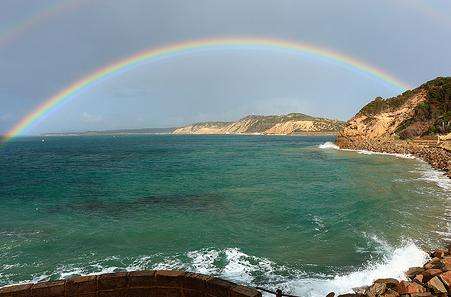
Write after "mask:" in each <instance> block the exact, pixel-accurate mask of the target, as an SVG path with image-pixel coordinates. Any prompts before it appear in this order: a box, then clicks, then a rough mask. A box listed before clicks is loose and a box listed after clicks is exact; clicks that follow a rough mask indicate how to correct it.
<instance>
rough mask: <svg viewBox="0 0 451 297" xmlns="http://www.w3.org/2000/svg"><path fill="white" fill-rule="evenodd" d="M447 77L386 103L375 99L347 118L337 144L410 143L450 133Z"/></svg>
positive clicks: (450, 94)
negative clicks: (371, 140)
mask: <svg viewBox="0 0 451 297" xmlns="http://www.w3.org/2000/svg"><path fill="white" fill-rule="evenodd" d="M450 98H451V77H446V78H443V77H440V78H436V79H434V80H432V81H429V82H427V83H425V84H423V85H421V86H420V87H418V88H416V89H414V90H410V91H406V92H404V93H403V94H401V95H399V96H397V97H393V98H390V99H385V100H384V99H382V98H380V97H379V98H376V99H375V100H373V101H372V102H370V103H368V104H367V105H366V106H364V107H363V108H362V109H361V110H360V111H359V112H358V113H357V114H356V115H355V116H354V117H353V118H351V119H350V120H349V121H348V122H347V123H346V125H345V126H344V128H343V129H342V130H341V131H340V132H339V134H338V140H339V141H340V140H347V141H350V140H359V139H366V140H369V139H381V138H382V139H412V138H417V137H421V136H427V135H438V134H439V135H440V134H446V133H449V132H451V99H450Z"/></svg>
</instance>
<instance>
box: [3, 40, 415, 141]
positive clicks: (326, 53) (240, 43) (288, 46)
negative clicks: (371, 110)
mask: <svg viewBox="0 0 451 297" xmlns="http://www.w3.org/2000/svg"><path fill="white" fill-rule="evenodd" d="M236 47H239V48H243V47H251V48H255V47H257V48H264V49H284V50H290V51H295V52H298V53H302V54H308V55H312V56H315V57H318V58H322V59H327V60H330V61H332V62H335V63H337V64H339V65H342V66H344V67H347V68H351V69H353V70H357V71H359V72H363V73H364V74H367V75H370V76H373V77H375V78H377V79H379V80H381V81H383V82H385V83H388V84H390V85H393V86H396V87H397V88H399V89H401V90H405V89H410V88H411V87H410V86H409V85H408V84H406V83H404V82H402V81H401V80H399V79H397V78H396V77H394V76H393V75H391V74H389V73H387V72H385V71H382V70H381V69H378V68H376V67H374V66H371V65H369V64H366V63H364V62H362V61H359V60H357V59H355V58H352V57H350V56H347V55H344V54H341V53H338V52H335V51H331V50H329V49H325V48H320V47H317V46H314V45H312V44H307V43H296V42H292V41H285V40H276V39H264V38H218V39H201V40H194V41H185V42H180V43H175V44H172V45H169V46H164V47H160V48H152V49H148V50H145V51H142V52H139V53H137V54H134V55H132V56H129V57H128V58H125V59H123V60H121V61H119V62H116V63H113V64H111V65H108V66H106V67H104V68H100V69H98V70H97V71H95V72H93V73H91V74H89V75H87V76H86V77H84V78H82V79H80V80H79V81H77V82H75V83H73V84H71V85H69V86H68V87H66V88H65V89H63V90H61V91H60V92H58V93H56V94H55V95H53V96H51V97H50V98H48V99H47V100H45V101H44V102H43V103H41V104H40V105H38V106H37V107H36V108H35V109H34V110H33V111H32V112H30V113H29V114H28V115H26V116H25V117H24V118H23V119H22V120H20V121H19V122H18V123H17V124H16V125H15V126H14V127H13V128H12V129H11V130H9V131H8V132H7V133H6V134H5V135H4V137H3V139H2V142H6V141H8V140H10V139H11V138H12V137H14V136H17V135H19V134H20V133H22V132H23V131H24V130H25V129H26V128H27V127H29V126H30V125H32V124H33V123H34V122H36V121H38V120H39V119H40V118H42V117H44V116H45V115H47V114H48V113H50V112H51V111H52V110H53V109H55V108H56V107H58V106H59V105H60V104H62V103H64V102H65V101H68V100H70V99H71V98H73V97H74V96H75V95H76V94H78V93H79V92H80V91H82V90H84V89H86V88H88V87H89V86H92V85H93V84H95V83H98V82H99V81H101V80H102V79H105V78H108V77H110V76H111V75H112V74H114V73H123V72H125V71H126V70H127V69H130V68H132V67H134V66H137V65H138V64H140V63H142V62H145V61H150V60H152V59H158V58H164V57H171V56H173V55H180V54H181V53H186V52H189V53H190V52H192V51H193V50H208V49H218V48H220V49H222V48H236Z"/></svg>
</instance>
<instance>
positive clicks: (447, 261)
mask: <svg viewBox="0 0 451 297" xmlns="http://www.w3.org/2000/svg"><path fill="white" fill-rule="evenodd" d="M440 262H441V263H442V264H443V265H444V266H451V256H446V257H443V259H442V260H441V261H440Z"/></svg>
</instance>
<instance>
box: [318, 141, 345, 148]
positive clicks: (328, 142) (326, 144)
mask: <svg viewBox="0 0 451 297" xmlns="http://www.w3.org/2000/svg"><path fill="white" fill-rule="evenodd" d="M318 147H319V148H320V149H326V150H327V149H329V150H339V149H340V147H339V146H338V145H336V144H335V143H333V142H330V141H327V142H325V143H323V144H320V145H319V146H318Z"/></svg>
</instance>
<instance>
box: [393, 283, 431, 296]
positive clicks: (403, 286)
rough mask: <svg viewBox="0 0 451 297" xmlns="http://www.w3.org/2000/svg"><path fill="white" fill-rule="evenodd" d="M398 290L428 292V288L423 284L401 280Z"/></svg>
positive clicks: (401, 292)
mask: <svg viewBox="0 0 451 297" xmlns="http://www.w3.org/2000/svg"><path fill="white" fill-rule="evenodd" d="M396 291H397V292H398V293H399V294H413V293H424V292H426V288H424V287H423V286H422V285H420V284H417V283H412V282H408V281H401V282H400V283H399V284H398V286H397V288H396Z"/></svg>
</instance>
